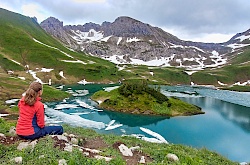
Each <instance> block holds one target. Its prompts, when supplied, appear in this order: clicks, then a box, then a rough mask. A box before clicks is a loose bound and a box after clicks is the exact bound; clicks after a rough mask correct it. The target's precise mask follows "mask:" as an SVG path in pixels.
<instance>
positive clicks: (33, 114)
mask: <svg viewBox="0 0 250 165" xmlns="http://www.w3.org/2000/svg"><path fill="white" fill-rule="evenodd" d="M40 100H41V98H40V97H38V98H37V100H36V102H35V104H34V105H33V106H30V105H28V104H25V102H24V97H23V98H22V99H21V100H20V101H19V103H18V108H19V118H18V121H17V125H16V133H17V135H23V136H29V135H33V134H35V133H36V132H38V131H39V130H40V129H41V128H43V127H44V126H45V122H44V105H43V103H42V102H41V101H40Z"/></svg>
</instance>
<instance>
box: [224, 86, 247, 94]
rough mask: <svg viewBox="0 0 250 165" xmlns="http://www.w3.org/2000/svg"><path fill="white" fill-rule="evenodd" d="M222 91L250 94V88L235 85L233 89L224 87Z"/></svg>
mask: <svg viewBox="0 0 250 165" xmlns="http://www.w3.org/2000/svg"><path fill="white" fill-rule="evenodd" d="M220 89H222V90H230V91H239V92H250V86H239V85H234V86H232V87H222V88H220Z"/></svg>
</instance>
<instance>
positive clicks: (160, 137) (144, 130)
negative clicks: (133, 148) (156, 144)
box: [140, 127, 168, 144]
mask: <svg viewBox="0 0 250 165" xmlns="http://www.w3.org/2000/svg"><path fill="white" fill-rule="evenodd" d="M140 130H142V131H143V132H145V133H147V134H149V135H151V136H153V137H155V138H156V139H157V140H159V141H160V142H162V143H167V144H168V142H167V141H166V140H165V139H164V137H162V136H161V135H160V134H158V133H156V132H153V131H151V130H150V129H147V128H143V127H140ZM150 139H152V138H150ZM147 140H148V138H147Z"/></svg>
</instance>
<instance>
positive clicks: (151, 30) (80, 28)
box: [40, 17, 245, 69]
mask: <svg viewBox="0 0 250 165" xmlns="http://www.w3.org/2000/svg"><path fill="white" fill-rule="evenodd" d="M40 25H41V27H42V28H43V29H44V30H45V31H46V32H48V33H49V34H51V35H52V36H54V37H55V38H57V39H58V40H60V41H61V42H62V43H63V44H64V45H65V46H67V47H69V48H71V49H74V50H76V51H84V52H86V53H89V54H91V55H94V56H98V57H100V58H103V59H106V60H109V61H111V62H114V63H116V64H144V65H149V66H179V67H185V68H187V69H203V68H206V67H217V66H220V65H223V64H225V63H227V56H228V55H229V54H230V53H232V51H233V50H234V48H235V47H232V44H235V43H237V42H238V41H239V40H237V37H239V36H241V35H242V34H244V35H245V33H242V34H238V36H237V35H236V36H235V37H233V38H232V39H231V40H230V41H228V42H226V43H202V42H192V41H183V40H181V39H179V38H177V37H176V36H174V35H172V34H170V33H167V32H165V31H163V30H162V29H160V28H158V27H152V26H151V25H149V24H145V23H142V22H140V21H138V20H135V19H133V18H130V17H118V18H117V19H116V20H115V21H114V22H112V23H110V22H103V23H102V24H101V25H99V24H95V23H91V22H90V23H86V24H84V25H67V26H63V22H61V21H59V20H58V19H56V18H53V17H50V18H48V19H46V20H44V21H43V22H41V24H40ZM238 44H239V43H238ZM230 45H231V46H230Z"/></svg>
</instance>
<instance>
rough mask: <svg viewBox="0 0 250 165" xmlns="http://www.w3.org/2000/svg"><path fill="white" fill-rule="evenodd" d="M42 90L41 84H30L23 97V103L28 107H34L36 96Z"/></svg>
mask: <svg viewBox="0 0 250 165" xmlns="http://www.w3.org/2000/svg"><path fill="white" fill-rule="evenodd" d="M40 90H42V84H41V83H39V82H33V83H31V84H30V86H29V89H28V90H27V91H26V94H25V96H24V102H25V103H26V104H28V105H30V106H32V105H34V104H35V102H36V99H37V96H38V92H39V91H40Z"/></svg>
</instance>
